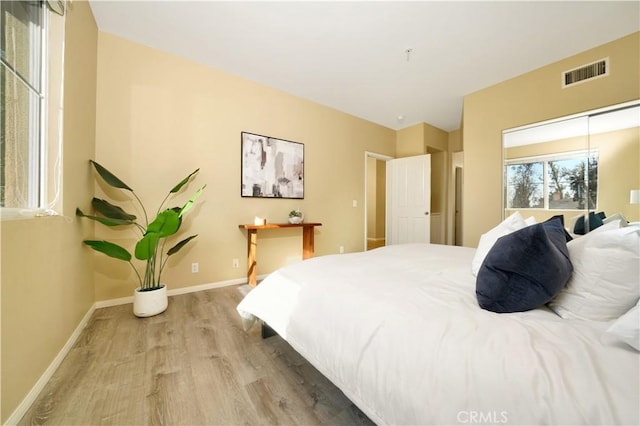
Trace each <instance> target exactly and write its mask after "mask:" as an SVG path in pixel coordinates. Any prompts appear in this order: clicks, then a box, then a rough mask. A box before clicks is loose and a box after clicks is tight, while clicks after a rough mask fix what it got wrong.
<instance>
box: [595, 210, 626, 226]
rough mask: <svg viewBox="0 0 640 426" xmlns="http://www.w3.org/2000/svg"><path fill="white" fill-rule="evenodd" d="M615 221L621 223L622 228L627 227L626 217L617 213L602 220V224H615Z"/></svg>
mask: <svg viewBox="0 0 640 426" xmlns="http://www.w3.org/2000/svg"><path fill="white" fill-rule="evenodd" d="M615 220H619V221H620V228H623V227H625V226H627V219H626V218H625V217H624V215H623V214H622V213H616V214H614V215H613V216H609V217H606V218H604V219H602V223H603V224H605V225H606V224H607V223H609V222H613V221H615ZM596 229H597V228H596Z"/></svg>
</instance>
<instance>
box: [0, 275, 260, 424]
mask: <svg viewBox="0 0 640 426" xmlns="http://www.w3.org/2000/svg"><path fill="white" fill-rule="evenodd" d="M266 276H267V275H260V276H258V279H259V280H261V279H264V278H265V277H266ZM246 282H247V279H246V278H236V279H233V280H226V281H218V282H215V283H207V284H200V285H195V286H191V287H184V288H176V289H174V290H169V291H167V294H168V295H169V296H176V295H179V294H187V293H194V292H196V291H203V290H210V289H214V288H221V287H227V286H231V285H238V284H245V283H246ZM127 303H133V296H131V297H121V298H118V299H109V300H100V301H98V302H95V303H94V304H93V306H91V308H89V310H88V311H87V313H86V314H85V315H84V317H83V318H82V320H81V321H80V323H79V324H78V326H77V327H76V329H75V330H74V331H73V333H72V334H71V336H70V337H69V339H68V340H67V342H66V343H65V344H64V346H63V347H62V349H60V352H58V355H56V357H55V358H54V359H53V361H52V362H51V364H49V367H47V369H46V370H45V372H44V373H43V374H42V376H40V378H39V379H38V381H37V382H36V384H35V385H34V386H33V387H32V388H31V390H30V391H29V393H27V396H25V398H24V399H23V400H22V402H21V403H20V404H19V405H18V407H16V409H15V410H14V411H13V413H11V415H10V416H9V418H8V419H7V421H6V422H5V424H6V425H16V424H18V422H19V421H20V419H22V417H24V415H25V414H26V413H27V411H28V410H29V408H30V407H31V405H32V404H33V403H34V401H35V400H36V398H38V395H40V392H42V389H44V387H45V385H46V384H47V382H49V380H50V379H51V377H52V376H53V374H54V373H55V372H56V370H57V369H58V367H59V366H60V364H61V363H62V361H63V360H64V358H65V357H66V356H67V354H68V353H69V351H70V350H71V348H72V347H73V345H74V344H75V343H76V340H78V337H80V333H82V330H84V328H85V327H86V326H87V323H88V322H89V319H90V318H91V315H93V312H94V311H95V310H96V309H99V308H107V307H109V306H117V305H124V304H127Z"/></svg>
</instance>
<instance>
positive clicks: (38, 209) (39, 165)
mask: <svg viewBox="0 0 640 426" xmlns="http://www.w3.org/2000/svg"><path fill="white" fill-rule="evenodd" d="M29 3H32V4H33V2H29ZM37 7H38V9H39V18H40V19H39V22H38V24H37V25H35V24H34V28H33V29H29V32H30V33H31V32H32V31H33V32H36V33H37V34H36V35H35V36H33V37H30V38H29V43H30V49H29V62H30V67H31V64H32V63H35V64H37V62H38V61H39V70H38V83H39V90H38V88H36V87H33V85H32V84H30V82H29V81H28V80H26V79H25V78H24V77H23V76H21V75H20V73H19V72H18V71H17V70H16V69H15V68H14V67H13V64H10V63H9V62H8V61H5V60H4V59H3V60H2V64H0V66H2V67H4V68H5V70H6V73H7V74H11V75H12V76H13V78H15V79H16V80H17V81H18V82H17V83H16V84H22V85H23V86H24V87H25V88H26V90H27V93H28V94H29V95H30V96H29V100H28V104H29V106H28V109H29V118H28V129H29V130H28V137H27V138H28V140H27V141H26V143H27V144H28V165H27V167H26V170H27V175H28V177H27V180H28V181H27V183H26V188H27V195H26V197H25V202H26V205H24V206H10V207H5V206H4V199H2V200H0V202H1V203H2V205H0V220H5V219H17V218H25V217H34V216H45V215H51V214H56V213H55V212H54V211H53V210H50V207H52V204H55V202H56V200H54V203H49V201H48V199H47V197H48V194H49V190H48V185H49V179H48V176H49V173H50V171H49V166H50V164H49V161H48V153H49V144H50V143H51V141H49V137H48V136H49V132H48V123H49V112H50V111H49V109H50V108H49V105H48V102H49V83H50V81H49V80H50V77H51V75H50V66H49V65H50V63H49V55H50V43H49V35H50V34H49V32H50V24H51V12H50V11H49V8H48V6H47V4H46V2H45V1H42V0H40V1H39V2H38V3H37ZM35 40H38V42H39V44H40V46H39V52H36V50H37V49H32V46H33V43H35ZM35 66H38V65H35ZM3 102H4V99H3ZM33 111H35V113H33ZM3 118H4V117H3ZM5 125H6V118H5V123H4V124H3V126H5ZM2 131H3V132H4V131H5V128H4V127H3V129H2ZM5 136H6V134H5Z"/></svg>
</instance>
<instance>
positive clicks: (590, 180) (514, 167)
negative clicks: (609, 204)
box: [505, 153, 598, 210]
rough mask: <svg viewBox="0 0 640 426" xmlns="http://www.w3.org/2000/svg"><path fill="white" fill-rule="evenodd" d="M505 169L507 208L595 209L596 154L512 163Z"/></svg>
mask: <svg viewBox="0 0 640 426" xmlns="http://www.w3.org/2000/svg"><path fill="white" fill-rule="evenodd" d="M505 168H506V170H505V172H506V185H507V187H506V192H505V194H506V200H505V201H506V203H505V204H506V206H507V208H529V209H548V210H584V209H585V208H587V204H588V208H589V209H595V208H596V205H597V192H598V155H597V153H592V154H591V155H587V154H586V153H578V154H576V153H569V154H566V155H565V156H557V155H554V156H553V158H547V159H545V158H544V157H536V158H527V159H526V160H524V159H520V160H518V159H515V160H510V161H509V162H508V163H507V165H506V166H505Z"/></svg>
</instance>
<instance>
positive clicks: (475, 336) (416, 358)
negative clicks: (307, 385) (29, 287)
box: [238, 244, 640, 425]
mask: <svg viewBox="0 0 640 426" xmlns="http://www.w3.org/2000/svg"><path fill="white" fill-rule="evenodd" d="M474 251H475V250H474V249H470V248H462V247H453V246H442V245H427V244H407V245H394V246H387V247H382V248H380V249H376V250H372V251H368V252H363V253H353V254H343V255H331V256H323V257H316V258H313V259H308V260H306V261H304V262H300V263H298V264H294V265H290V266H287V267H284V268H282V269H280V270H278V271H276V272H274V273H273V274H271V275H269V276H268V277H267V278H266V279H265V280H264V281H263V282H262V283H261V284H260V285H258V286H257V287H256V288H255V289H253V290H252V291H251V292H250V293H249V294H248V295H247V296H246V297H245V298H244V299H243V300H242V302H241V303H240V304H239V305H238V312H239V313H240V315H241V316H242V317H243V319H245V320H246V321H247V324H249V323H250V322H251V321H252V320H254V319H255V318H256V317H257V318H260V319H262V320H264V321H265V322H266V323H267V324H269V325H270V326H271V327H272V328H273V329H274V330H275V331H276V332H278V334H280V335H281V336H282V337H283V338H285V339H286V340H287V341H288V342H289V343H290V344H291V346H292V347H293V348H294V349H296V350H297V351H298V352H299V353H300V354H302V355H303V356H304V357H305V358H306V359H307V360H309V362H311V363H312V364H313V365H314V366H315V367H316V368H317V369H318V370H320V371H321V372H322V373H323V374H324V375H325V376H326V377H328V378H329V379H330V380H331V381H332V382H333V383H334V384H335V385H336V386H338V387H339V388H340V389H341V390H342V391H343V392H344V393H345V395H347V397H349V398H350V399H351V400H352V401H353V402H354V403H355V404H356V405H358V407H360V409H362V411H364V412H365V413H366V414H367V415H368V416H369V417H370V418H371V420H373V421H374V422H376V423H378V424H412V425H417V424H478V423H483V424H536V425H540V424H639V423H640V413H639V398H640V391H639V388H640V376H639V374H640V367H639V361H640V357H639V354H638V352H636V351H633V350H632V349H631V348H628V347H627V346H624V345H622V344H617V343H612V342H609V341H607V342H605V341H604V340H603V339H602V335H603V332H604V331H605V330H606V329H607V327H608V326H609V325H610V324H611V322H592V321H583V320H567V319H562V318H560V317H559V316H557V315H556V314H554V313H553V312H551V311H549V310H547V309H536V310H533V311H529V312H524V313H517V314H495V313H492V312H488V311H484V310H482V309H480V308H479V307H478V304H477V301H476V298H475V278H474V277H473V275H472V274H471V268H470V265H471V260H472V259H473V255H474Z"/></svg>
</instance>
